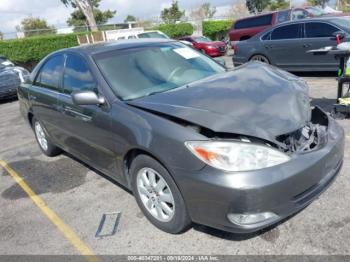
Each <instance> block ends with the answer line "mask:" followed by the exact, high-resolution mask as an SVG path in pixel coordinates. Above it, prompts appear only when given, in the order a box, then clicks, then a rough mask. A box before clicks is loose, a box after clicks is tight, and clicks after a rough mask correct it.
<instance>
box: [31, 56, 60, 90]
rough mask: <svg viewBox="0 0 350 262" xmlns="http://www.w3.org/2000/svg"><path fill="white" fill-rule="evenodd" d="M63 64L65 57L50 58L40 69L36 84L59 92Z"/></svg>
mask: <svg viewBox="0 0 350 262" xmlns="http://www.w3.org/2000/svg"><path fill="white" fill-rule="evenodd" d="M63 63H64V57H63V55H56V56H53V57H51V58H49V59H48V60H47V61H46V62H45V64H44V65H43V67H42V68H41V69H40V71H39V73H38V75H37V77H36V79H35V82H34V84H35V85H36V86H40V87H44V88H47V89H50V90H53V91H59V86H60V84H59V83H60V79H61V76H62V69H63Z"/></svg>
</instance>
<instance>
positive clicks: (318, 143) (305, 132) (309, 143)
mask: <svg viewBox="0 0 350 262" xmlns="http://www.w3.org/2000/svg"><path fill="white" fill-rule="evenodd" d="M327 127H328V118H327V115H326V114H325V113H324V112H323V111H322V110H321V109H320V108H318V107H315V108H314V109H313V110H312V115H311V120H310V122H309V123H307V124H306V125H305V126H303V127H302V128H300V129H298V130H295V131H293V132H291V133H289V134H284V135H280V136H278V137H277V138H276V140H277V142H276V143H277V147H278V149H279V150H281V151H283V152H285V153H287V154H292V153H301V152H309V151H312V150H316V149H318V148H320V147H322V145H324V144H325V143H326V142H327Z"/></svg>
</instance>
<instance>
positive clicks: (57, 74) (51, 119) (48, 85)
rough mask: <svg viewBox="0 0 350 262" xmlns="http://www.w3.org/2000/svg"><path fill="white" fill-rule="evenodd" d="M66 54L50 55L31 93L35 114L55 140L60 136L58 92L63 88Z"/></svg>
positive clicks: (35, 80)
mask: <svg viewBox="0 0 350 262" xmlns="http://www.w3.org/2000/svg"><path fill="white" fill-rule="evenodd" d="M63 64H64V56H63V54H57V55H54V56H51V57H49V58H48V59H47V60H46V61H45V63H44V64H43V65H42V66H41V68H40V70H39V72H38V73H37V75H36V77H35V79H34V82H33V85H32V88H31V90H30V93H29V100H30V101H31V103H32V110H33V114H34V116H35V117H36V118H37V119H38V120H39V121H40V122H41V124H42V125H43V127H44V128H45V129H46V131H47V132H48V134H49V136H50V138H51V139H52V140H53V141H54V142H55V141H56V139H57V137H58V135H59V134H58V129H57V127H58V126H59V121H58V117H59V115H60V112H59V111H58V104H57V99H58V94H59V90H60V88H61V76H62V72H63Z"/></svg>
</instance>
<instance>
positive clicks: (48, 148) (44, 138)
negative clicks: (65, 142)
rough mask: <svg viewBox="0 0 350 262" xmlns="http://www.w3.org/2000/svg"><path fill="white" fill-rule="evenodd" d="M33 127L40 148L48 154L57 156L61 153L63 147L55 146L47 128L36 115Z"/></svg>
mask: <svg viewBox="0 0 350 262" xmlns="http://www.w3.org/2000/svg"><path fill="white" fill-rule="evenodd" d="M32 127H33V130H34V134H35V139H36V141H37V142H38V145H39V148H40V149H41V151H42V152H43V153H44V154H45V155H46V156H50V157H52V156H57V155H59V154H60V153H61V149H60V148H58V147H57V146H55V145H54V144H53V143H52V142H51V141H50V139H49V137H48V135H47V133H46V131H45V129H44V128H43V126H42V125H41V123H40V122H39V120H37V119H36V118H35V117H33V119H32Z"/></svg>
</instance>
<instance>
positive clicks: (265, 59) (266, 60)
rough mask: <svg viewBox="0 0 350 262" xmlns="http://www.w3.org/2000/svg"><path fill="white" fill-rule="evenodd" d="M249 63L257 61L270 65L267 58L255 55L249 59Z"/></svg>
mask: <svg viewBox="0 0 350 262" xmlns="http://www.w3.org/2000/svg"><path fill="white" fill-rule="evenodd" d="M250 61H259V62H263V63H266V64H270V61H269V60H268V59H267V57H266V56H263V55H255V56H253V57H252V58H251V59H250Z"/></svg>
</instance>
